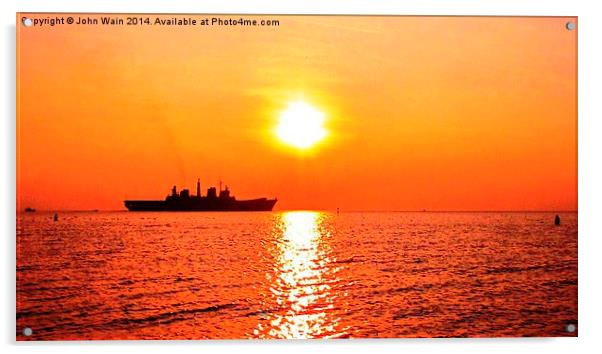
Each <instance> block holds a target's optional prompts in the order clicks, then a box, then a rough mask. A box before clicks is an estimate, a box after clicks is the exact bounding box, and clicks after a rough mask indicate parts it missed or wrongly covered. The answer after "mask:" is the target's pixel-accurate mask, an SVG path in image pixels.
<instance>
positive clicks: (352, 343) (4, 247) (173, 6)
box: [0, 0, 602, 354]
mask: <svg viewBox="0 0 602 354" xmlns="http://www.w3.org/2000/svg"><path fill="white" fill-rule="evenodd" d="M0 6H1V7H2V12H0V18H1V21H2V28H1V29H2V34H1V35H0V38H1V40H2V46H1V47H0V53H1V54H0V61H1V63H2V65H0V70H1V72H2V81H3V82H2V83H1V85H0V100H1V101H2V105H1V106H0V107H2V108H1V110H2V116H3V117H2V119H1V120H0V133H1V135H0V148H1V150H2V153H1V154H0V168H1V169H2V173H1V175H0V178H1V183H0V188H1V192H0V196H1V203H0V207H1V212H0V218H1V220H2V231H3V232H2V234H1V235H0V249H1V253H0V258H1V259H0V265H1V267H2V271H1V272H0V277H1V279H2V281H1V282H0V289H1V290H0V298H1V301H0V308H1V309H2V310H1V311H0V316H1V318H0V337H1V338H2V339H1V341H0V346H1V347H2V352H5V353H17V352H24V353H30V352H31V353H82V352H85V353H103V354H104V353H106V352H107V351H110V352H123V351H126V350H127V351H145V352H147V353H173V352H174V351H178V352H179V353H192V352H195V353H199V352H207V351H209V352H212V351H220V352H224V353H238V352H242V351H244V352H245V353H246V352H249V353H263V352H265V351H287V352H289V353H305V352H308V351H318V350H319V351H320V352H341V351H344V352H346V353H349V354H351V353H364V352H366V351H375V352H376V351H378V353H379V354H380V353H394V352H395V353H397V352H401V351H403V352H405V353H440V352H459V353H463V354H469V353H479V354H483V353H487V354H493V353H514V354H520V353H533V352H538V353H563V354H574V353H580V352H596V351H597V352H600V348H602V326H601V325H600V322H601V321H602V318H601V317H600V316H601V315H602V313H601V311H600V309H601V306H600V302H601V301H602V296H601V295H602V294H601V289H602V285H601V282H600V279H602V275H601V273H602V261H601V260H602V254H600V252H601V251H602V248H601V247H600V246H601V245H602V206H601V200H602V193H601V191H602V188H601V186H600V183H602V168H601V164H602V153H601V151H602V137H601V135H602V129H601V127H602V124H601V123H600V120H602V109H601V108H602V75H601V66H602V51H601V43H602V39H601V38H600V37H601V35H602V11H600V7H601V6H598V4H597V2H596V1H585V0H565V1H557V0H546V1H537V0H520V1H519V0H480V1H475V0H472V1H471V0H414V1H396V2H393V1H390V0H363V1H359V0H321V1H314V0H306V1H282V0H255V1H251V0H236V1H235V0H222V1H202V2H201V1H194V0H170V1H158V0H131V1H127V0H104V1H102V0H83V1H82V0H80V1H77V0H27V1H16V0H4V1H2V2H1V5H0ZM18 11H21V12H27V11H29V12H179V13H186V12H194V13H199V12H202V13H276V14H282V13H303V14H313V13H325V14H403V15H414V14H417V15H538V16H540V15H557V16H579V24H578V27H579V28H578V30H579V338H551V339H531V338H529V339H427V340H418V339H398V340H339V341H268V342H266V341H263V342H262V341H196V342H157V341H155V342H143V341H138V342H135V341H130V342H119V341H118V342H71V343H65V342H59V343H56V342H54V343H16V342H15V149H16V142H15V18H16V16H15V13H16V12H18Z"/></svg>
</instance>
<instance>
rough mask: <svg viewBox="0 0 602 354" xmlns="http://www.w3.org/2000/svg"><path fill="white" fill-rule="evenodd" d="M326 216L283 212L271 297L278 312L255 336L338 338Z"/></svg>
mask: <svg viewBox="0 0 602 354" xmlns="http://www.w3.org/2000/svg"><path fill="white" fill-rule="evenodd" d="M326 217H327V214H325V213H320V212H309V211H303V212H301V211H296V212H285V213H283V214H281V216H280V222H279V227H278V231H279V237H280V239H279V240H278V243H277V245H278V246H277V249H276V252H277V255H276V264H275V267H274V273H275V274H273V275H272V276H269V277H271V289H270V291H271V293H272V295H273V296H274V297H275V301H276V303H277V306H278V309H279V310H278V311H276V312H274V313H273V314H271V315H270V317H269V318H268V321H269V325H267V327H266V325H262V324H259V326H258V328H257V330H256V331H255V333H256V334H257V335H259V336H261V337H268V338H318V337H331V336H336V335H337V334H339V333H337V332H336V324H337V320H336V318H333V317H334V316H333V315H332V309H333V307H334V305H333V298H334V296H333V293H332V289H331V283H332V282H333V281H334V279H335V277H334V273H335V271H336V270H335V269H333V268H332V267H331V264H330V263H331V262H330V259H329V258H328V253H329V247H328V243H327V242H326V241H325V240H326V239H327V238H328V237H329V231H328V229H327V228H326V227H325V226H324V219H325V218H326Z"/></svg>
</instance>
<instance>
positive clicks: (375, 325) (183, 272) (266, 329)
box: [16, 211, 577, 340]
mask: <svg viewBox="0 0 602 354" xmlns="http://www.w3.org/2000/svg"><path fill="white" fill-rule="evenodd" d="M555 214H556V213H531V212H530V213H511V212H508V213H502V212H499V213H497V212H496V213H492V212H487V213H460V212H450V213H443V212H438V213H431V212H408V213H405V212H397V213H380V212H373V213H361V212H357V213H341V214H339V215H337V214H336V213H327V212H313V211H294V212H270V213H129V212H96V213H93V212H90V213H84V212H69V213H59V219H58V221H53V219H52V216H53V214H50V213H40V212H37V213H23V214H19V215H18V216H17V328H16V335H17V340H32V339H33V340H76V339H230V338H231V339H239V338H350V337H363V338H385V337H464V336H473V337H497V336H576V335H577V331H575V332H572V333H569V332H567V330H566V328H567V326H568V325H569V324H574V325H575V326H576V325H577V213H560V214H559V215H560V218H561V224H560V225H559V226H555V225H554V216H555ZM26 327H28V328H31V329H32V335H31V336H24V335H23V334H22V333H23V329H24V328H26Z"/></svg>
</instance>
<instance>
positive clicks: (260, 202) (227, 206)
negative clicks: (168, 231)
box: [124, 198, 277, 211]
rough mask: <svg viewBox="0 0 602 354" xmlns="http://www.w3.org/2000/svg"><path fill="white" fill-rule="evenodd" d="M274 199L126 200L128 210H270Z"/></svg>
mask: <svg viewBox="0 0 602 354" xmlns="http://www.w3.org/2000/svg"><path fill="white" fill-rule="evenodd" d="M276 202H277V200H276V199H267V198H260V199H251V200H229V201H223V200H219V199H216V200H194V199H191V200H187V201H182V200H180V201H177V202H172V201H168V200H126V201H125V202H124V204H125V207H126V208H127V209H128V210H129V211H271V210H272V209H273V208H274V205H275V204H276Z"/></svg>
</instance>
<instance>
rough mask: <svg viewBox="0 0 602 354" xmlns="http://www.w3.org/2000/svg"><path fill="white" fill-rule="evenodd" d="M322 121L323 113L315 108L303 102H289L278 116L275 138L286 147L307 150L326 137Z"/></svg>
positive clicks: (326, 133) (323, 118)
mask: <svg viewBox="0 0 602 354" xmlns="http://www.w3.org/2000/svg"><path fill="white" fill-rule="evenodd" d="M324 120H325V115H324V113H322V112H321V111H319V110H318V109H316V108H315V107H313V106H311V105H309V104H307V103H305V102H303V101H295V102H291V103H289V105H288V107H287V108H286V109H285V110H284V111H283V112H282V113H281V114H280V120H279V122H278V126H277V127H276V136H278V138H279V139H280V140H282V142H284V143H285V144H287V145H290V146H293V147H296V148H298V149H308V148H310V147H312V146H314V145H315V144H317V143H318V142H320V141H321V140H322V139H324V138H325V137H326V135H328V132H327V130H326V128H324Z"/></svg>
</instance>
